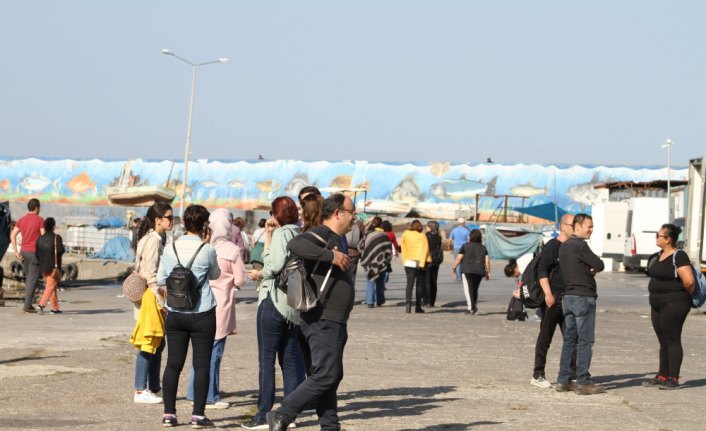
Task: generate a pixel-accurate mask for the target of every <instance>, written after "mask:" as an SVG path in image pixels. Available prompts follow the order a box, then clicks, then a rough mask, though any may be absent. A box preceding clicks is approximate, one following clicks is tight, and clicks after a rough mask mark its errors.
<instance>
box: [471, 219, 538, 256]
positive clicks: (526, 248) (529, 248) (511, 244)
mask: <svg viewBox="0 0 706 431" xmlns="http://www.w3.org/2000/svg"><path fill="white" fill-rule="evenodd" d="M541 244H542V234H541V233H535V232H528V233H526V234H524V235H521V236H513V237H507V236H505V235H503V234H502V233H500V232H499V231H498V229H496V228H495V227H494V226H487V227H486V228H485V247H486V248H487V249H488V254H489V255H490V258H491V259H510V258H518V257H520V256H522V255H523V254H526V253H533V252H535V251H536V250H537V249H538V248H539V246H540V245H541Z"/></svg>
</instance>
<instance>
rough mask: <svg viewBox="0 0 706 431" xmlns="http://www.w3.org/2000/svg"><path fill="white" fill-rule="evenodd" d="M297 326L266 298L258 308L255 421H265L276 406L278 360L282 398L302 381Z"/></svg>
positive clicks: (302, 362)
mask: <svg viewBox="0 0 706 431" xmlns="http://www.w3.org/2000/svg"><path fill="white" fill-rule="evenodd" d="M298 334H299V326H297V325H293V324H292V323H291V322H289V321H288V320H287V319H285V318H284V316H282V314H280V312H279V311H277V309H276V308H275V305H274V304H273V303H272V299H270V296H269V295H268V296H267V297H266V298H265V299H264V300H263V301H262V302H261V303H260V306H259V307H257V347H258V363H259V366H260V367H259V368H260V370H259V383H260V394H259V395H258V398H257V413H256V414H255V419H256V420H257V421H264V420H265V415H266V414H267V413H268V412H269V411H270V410H272V406H273V405H274V403H275V359H279V366H280V368H281V369H282V379H283V380H284V396H285V397H286V396H287V395H289V394H290V393H291V392H293V391H294V390H295V389H296V388H297V386H299V384H300V383H301V382H303V381H304V361H303V360H302V355H301V353H300V352H299V341H298Z"/></svg>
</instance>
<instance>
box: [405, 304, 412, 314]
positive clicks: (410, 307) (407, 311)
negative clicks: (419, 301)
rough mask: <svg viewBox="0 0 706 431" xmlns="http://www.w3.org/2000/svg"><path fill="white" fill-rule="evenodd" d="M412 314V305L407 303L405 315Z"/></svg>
mask: <svg viewBox="0 0 706 431" xmlns="http://www.w3.org/2000/svg"><path fill="white" fill-rule="evenodd" d="M411 312H412V304H410V303H407V308H406V309H405V313H411Z"/></svg>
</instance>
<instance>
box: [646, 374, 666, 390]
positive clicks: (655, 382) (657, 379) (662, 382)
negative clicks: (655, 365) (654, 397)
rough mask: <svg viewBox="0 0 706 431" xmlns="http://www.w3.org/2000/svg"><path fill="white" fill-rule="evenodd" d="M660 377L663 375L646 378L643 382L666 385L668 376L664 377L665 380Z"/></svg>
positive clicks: (649, 385)
mask: <svg viewBox="0 0 706 431" xmlns="http://www.w3.org/2000/svg"><path fill="white" fill-rule="evenodd" d="M660 377H661V376H660V375H659V374H657V375H656V376H654V377H653V378H651V379H649V380H645V381H644V382H642V386H645V387H651V386H664V385H666V384H667V378H666V377H663V378H664V380H662V379H660Z"/></svg>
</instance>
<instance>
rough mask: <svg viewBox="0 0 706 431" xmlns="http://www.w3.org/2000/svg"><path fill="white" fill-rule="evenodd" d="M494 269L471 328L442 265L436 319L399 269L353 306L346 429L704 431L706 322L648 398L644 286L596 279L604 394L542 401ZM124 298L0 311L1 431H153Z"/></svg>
mask: <svg viewBox="0 0 706 431" xmlns="http://www.w3.org/2000/svg"><path fill="white" fill-rule="evenodd" d="M501 267H502V262H494V266H493V272H494V273H493V278H492V279H491V280H490V281H484V282H483V283H482V284H481V288H480V289H481V290H480V301H481V302H480V304H479V314H478V315H476V316H470V315H466V314H464V313H463V311H464V309H465V302H464V299H463V298H464V297H463V293H462V291H461V289H460V283H456V282H455V281H452V280H451V275H450V273H451V272H450V270H449V268H450V256H447V259H446V262H444V265H443V267H442V270H441V274H440V276H439V281H440V284H439V299H438V300H437V307H436V308H433V309H432V308H428V309H427V312H426V313H425V314H414V313H413V314H405V313H404V307H403V300H404V271H403V270H402V267H401V265H400V264H399V262H396V263H395V267H394V271H395V272H393V274H392V277H391V280H390V283H389V285H388V290H387V297H388V302H387V304H385V306H383V307H380V308H374V309H370V308H367V307H366V306H365V305H356V306H355V308H354V310H353V314H352V316H351V320H350V323H349V342H348V345H347V346H346V352H345V371H346V376H345V378H344V380H343V382H342V383H341V386H340V389H339V406H340V417H341V420H342V423H343V426H344V428H345V429H347V430H349V431H355V430H426V431H432V430H434V431H436V430H457V431H460V430H525V429H538V428H541V429H543V430H559V429H561V430H564V429H580V430H606V429H620V430H641V431H642V430H654V431H660V430H703V429H706V412H705V410H704V408H703V400H704V399H706V343H704V332H705V330H706V316H705V315H704V314H703V313H702V312H700V311H693V312H692V313H691V314H690V315H689V318H688V319H687V321H686V325H685V328H684V334H683V345H684V363H683V367H682V383H683V388H682V389H681V390H677V391H662V390H658V389H655V388H644V387H642V386H641V384H640V383H641V381H642V380H644V379H645V378H646V377H651V376H652V375H653V373H654V372H655V370H656V368H657V350H658V344H657V340H656V337H655V335H654V332H653V330H652V327H651V324H650V319H649V307H648V305H647V288H646V286H647V279H646V277H645V276H644V275H640V274H625V273H606V274H599V276H598V283H599V296H600V297H599V314H598V317H597V329H596V344H595V347H594V356H593V364H592V366H591V372H592V374H593V375H594V376H595V379H596V381H597V382H599V383H601V384H604V385H605V386H607V387H608V388H609V390H608V392H607V393H606V394H603V395H594V396H578V395H575V394H573V393H557V392H555V391H553V390H542V389H538V388H535V387H533V386H530V384H529V380H530V378H531V374H532V367H533V352H534V341H535V338H536V335H537V332H538V328H539V324H538V322H536V321H526V322H510V321H507V320H506V319H505V310H506V307H507V303H508V300H509V295H510V292H511V290H512V289H513V283H512V280H509V279H506V278H504V277H501V274H502V271H501V269H502V268H501ZM360 276H361V274H360V273H359V278H358V284H357V290H358V299H359V300H361V299H363V298H364V283H363V280H362V278H361V277H360ZM120 293H121V292H120V288H119V286H118V285H117V284H104V285H95V284H93V285H90V284H89V285H83V286H80V287H77V288H69V289H67V290H66V291H63V292H60V294H59V295H60V300H61V301H62V304H61V306H62V309H63V310H64V312H65V313H64V314H63V315H56V316H55V315H48V314H47V315H45V316H38V315H28V314H23V313H22V312H21V305H20V303H19V302H16V301H6V306H5V307H1V308H0V322H1V325H2V337H0V405H1V406H2V413H1V414H0V429H3V430H32V429H49V428H51V429H66V430H76V429H78V430H134V429H143V430H148V429H154V430H157V429H161V426H160V418H161V413H162V406H161V405H136V404H133V402H132V387H133V378H134V355H135V350H134V349H133V347H132V346H131V345H129V344H128V343H127V340H128V338H129V334H130V332H131V331H132V327H133V324H134V321H133V317H132V310H131V304H130V303H129V302H128V301H127V300H126V299H124V298H120V297H118V295H119V294H120ZM238 298H239V303H238V306H237V319H238V330H239V334H238V335H235V336H232V337H230V338H229V339H228V343H227V345H226V352H225V358H224V359H223V365H222V371H221V379H222V383H221V384H222V387H221V389H222V392H223V398H224V400H225V401H229V402H230V403H232V407H231V408H229V409H227V410H209V411H208V412H207V414H208V415H209V417H211V418H212V419H213V420H214V421H215V422H216V425H217V427H219V428H224V429H234V428H239V424H240V423H241V422H243V421H245V420H247V419H249V418H250V417H251V416H252V414H253V413H254V412H255V403H256V401H257V348H256V337H255V313H256V308H257V303H256V294H255V291H254V285H252V284H248V285H247V286H245V287H244V288H243V289H242V290H241V291H240V292H238ZM560 346H561V336H560V335H559V334H558V333H557V338H556V343H555V344H554V345H553V346H552V349H551V350H550V353H549V362H548V364H547V377H548V378H549V379H550V380H551V381H555V379H556V373H557V368H558V356H559V349H560ZM165 356H166V352H165ZM186 374H187V373H186V372H184V373H183V374H182V380H181V383H180V388H179V396H180V397H181V399H180V400H179V401H178V402H177V409H178V414H179V419H180V420H181V421H184V420H187V419H188V418H189V416H190V413H191V411H190V406H189V405H188V402H187V401H186V400H184V399H183V397H184V395H185V392H186V384H187V375H186ZM278 380H279V381H280V383H281V379H280V378H279V376H278ZM279 386H280V387H281V385H279ZM278 395H279V394H278ZM182 428H186V426H183V427H182ZM297 428H298V429H302V430H316V429H318V424H317V422H316V417H315V416H305V417H301V418H300V419H299V420H298V421H297Z"/></svg>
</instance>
